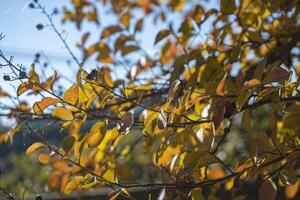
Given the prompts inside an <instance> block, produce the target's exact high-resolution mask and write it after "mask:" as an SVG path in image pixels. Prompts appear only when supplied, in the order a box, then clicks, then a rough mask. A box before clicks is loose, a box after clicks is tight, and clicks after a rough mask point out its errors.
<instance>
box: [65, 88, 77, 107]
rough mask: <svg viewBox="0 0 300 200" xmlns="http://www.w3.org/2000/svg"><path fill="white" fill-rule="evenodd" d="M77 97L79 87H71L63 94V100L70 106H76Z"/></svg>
mask: <svg viewBox="0 0 300 200" xmlns="http://www.w3.org/2000/svg"><path fill="white" fill-rule="evenodd" d="M78 97H79V85H78V83H76V84H75V85H72V86H71V87H70V88H69V89H68V90H67V91H66V92H65V94H64V97H63V100H64V101H65V102H67V103H69V104H71V105H76V103H77V101H78Z"/></svg>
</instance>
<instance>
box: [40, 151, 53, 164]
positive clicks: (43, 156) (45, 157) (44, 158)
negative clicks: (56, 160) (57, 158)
mask: <svg viewBox="0 0 300 200" xmlns="http://www.w3.org/2000/svg"><path fill="white" fill-rule="evenodd" d="M50 159H51V156H50V155H49V154H46V153H42V154H41V155H40V156H39V161H40V162H41V163H42V164H43V165H47V164H48V163H49V161H50Z"/></svg>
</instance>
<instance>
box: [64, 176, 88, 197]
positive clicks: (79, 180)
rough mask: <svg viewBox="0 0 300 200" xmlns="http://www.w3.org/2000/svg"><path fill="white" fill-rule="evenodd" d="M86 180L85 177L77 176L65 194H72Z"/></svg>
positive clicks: (67, 187) (69, 184)
mask: <svg viewBox="0 0 300 200" xmlns="http://www.w3.org/2000/svg"><path fill="white" fill-rule="evenodd" d="M84 180H85V178H84V177H83V176H75V177H74V178H73V179H72V180H71V181H70V182H69V183H68V184H67V186H66V187H65V190H64V193H65V194H71V192H72V191H74V190H75V189H77V188H78V186H79V185H80V184H81V183H83V181H84Z"/></svg>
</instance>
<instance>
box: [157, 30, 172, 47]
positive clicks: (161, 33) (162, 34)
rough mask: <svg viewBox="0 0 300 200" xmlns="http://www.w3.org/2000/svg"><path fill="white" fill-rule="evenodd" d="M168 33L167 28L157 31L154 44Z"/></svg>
mask: <svg viewBox="0 0 300 200" xmlns="http://www.w3.org/2000/svg"><path fill="white" fill-rule="evenodd" d="M170 34H171V31H170V30H168V29H163V30H161V31H159V32H158V33H157V35H156V37H155V41H154V44H157V43H158V42H160V41H161V40H162V39H164V38H166V37H168V36H169V35H170Z"/></svg>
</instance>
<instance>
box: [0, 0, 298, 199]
mask: <svg viewBox="0 0 300 200" xmlns="http://www.w3.org/2000/svg"><path fill="white" fill-rule="evenodd" d="M72 4H73V5H74V7H73V8H71V9H67V8H65V9H64V16H63V21H64V22H67V21H68V22H73V23H75V24H76V25H77V28H78V29H80V28H82V26H83V22H84V21H85V19H88V20H89V21H92V22H95V23H96V24H99V20H98V18H97V13H99V12H101V10H100V11H99V10H98V9H101V7H100V8H98V7H97V5H96V4H100V5H105V6H106V7H109V8H110V11H111V13H113V16H115V17H116V18H117V19H118V22H119V23H118V24H115V25H108V26H101V32H100V39H99V41H94V42H88V41H89V40H90V35H92V33H91V32H85V33H84V34H83V36H82V39H81V41H80V43H78V44H77V47H78V48H79V49H80V50H81V51H82V55H83V57H82V59H81V60H82V61H81V62H80V63H78V64H79V66H78V67H79V69H78V72H77V80H75V81H74V83H73V84H72V86H71V87H69V88H68V89H66V90H65V91H64V92H63V94H62V95H58V94H57V93H56V92H55V89H54V87H53V86H55V84H58V78H57V77H58V76H57V74H59V73H56V72H55V74H54V75H53V76H51V77H49V78H47V79H46V81H45V82H41V81H40V77H39V74H38V73H37V72H36V69H35V66H34V65H33V66H32V69H31V70H30V72H29V73H28V76H27V75H26V76H25V78H26V81H24V82H23V83H21V84H20V86H19V88H18V92H17V95H18V96H20V95H22V96H23V95H24V94H23V93H25V92H27V91H31V95H41V96H42V98H41V99H40V100H39V101H36V102H35V103H34V104H33V106H32V108H31V109H30V108H29V107H28V106H27V107H28V108H26V110H21V109H20V108H19V109H18V108H17V109H14V110H12V111H11V113H10V115H9V116H10V117H13V118H18V115H17V113H23V114H24V113H27V114H28V115H27V118H22V120H20V118H19V120H17V121H18V123H17V125H16V127H19V126H21V125H24V126H26V127H27V128H28V131H29V132H30V133H31V134H33V135H35V136H37V137H38V138H39V139H40V142H38V143H34V144H32V145H31V146H30V147H29V148H28V149H27V152H26V153H27V154H32V153H33V152H35V151H39V153H40V155H39V161H40V162H41V163H42V164H45V165H49V166H51V168H52V173H51V175H50V176H49V186H50V187H51V188H52V189H53V190H58V191H60V192H62V193H66V194H70V193H71V192H72V191H74V190H76V189H77V190H78V189H89V188H92V187H97V186H101V185H102V186H103V185H104V186H108V187H111V188H113V189H114V191H113V192H112V193H111V194H110V195H109V196H110V198H112V199H114V198H116V197H117V196H118V195H120V194H123V195H125V196H127V197H129V198H130V194H129V192H128V190H127V189H128V188H135V187H145V188H148V187H159V188H162V189H163V190H162V192H161V198H166V199H175V198H183V197H188V196H189V197H192V198H194V199H201V198H208V197H209V198H216V197H217V196H218V194H219V191H223V192H224V193H228V194H229V196H231V197H238V198H243V197H245V196H249V195H253V194H249V193H247V191H246V190H245V187H244V186H245V184H247V183H248V182H253V181H255V180H258V179H259V180H260V182H259V187H258V188H257V191H256V192H257V196H258V197H259V198H260V199H275V198H276V193H277V187H283V188H285V194H286V197H287V198H294V197H295V196H296V195H297V192H298V188H299V183H300V181H299V178H298V176H299V160H300V159H299V158H300V135H299V133H300V132H299V131H300V130H299V128H300V126H299V119H300V114H299V113H300V104H299V101H300V95H299V92H300V91H299V90H298V88H299V75H300V68H299V67H300V65H299V45H300V27H299V18H300V5H299V2H298V1H297V0H289V1H287V0H284V1H276V0H240V1H235V0H221V1H220V4H219V5H218V6H217V8H213V7H212V6H207V3H206V2H205V1H203V2H201V1H200V2H194V1H188V0H180V1H157V0H138V1H130V0H120V1H109V0H99V1H88V0H73V1H72ZM145 19H153V23H156V24H157V25H160V26H164V27H166V28H162V29H161V30H158V33H157V35H156V36H155V38H154V37H153V42H154V46H155V48H156V49H158V53H157V54H155V55H152V54H150V53H149V52H148V51H147V50H146V49H144V48H143V45H141V43H140V42H139V40H138V38H139V36H141V35H142V34H143V28H146V26H147V25H149V24H147V23H146V20H145ZM179 19H180V20H179ZM148 23H149V22H148ZM207 24H209V25H211V27H210V28H211V29H210V30H209V31H208V33H207V35H206V36H205V39H203V36H202V33H203V32H202V29H204V28H207V26H208V25H207ZM97 34H98V35H99V33H97ZM71 55H73V54H72V53H71ZM94 55H97V58H96V60H97V61H98V62H99V65H100V67H97V68H94V69H92V70H90V72H89V71H88V70H87V71H86V70H85V62H86V61H88V60H90V59H94V58H95V57H94ZM1 57H2V58H3V59H4V60H5V61H6V62H7V63H8V65H9V66H10V67H11V68H12V69H13V70H17V71H19V70H18V68H17V67H15V66H14V65H13V63H11V62H10V60H8V59H5V58H4V56H1ZM139 57H142V59H137V58H139ZM121 67H125V68H126V73H127V74H126V76H125V74H124V75H121V77H113V76H112V74H113V72H117V71H118V70H119V69H120V68H121ZM59 75H60V74H59ZM61 76H62V75H61ZM124 77H125V78H124ZM144 77H146V78H144ZM4 94H5V93H4ZM52 108H53V109H52ZM16 110H17V111H16ZM35 118H47V119H58V120H60V122H61V129H62V130H66V133H67V135H66V136H65V138H64V139H63V141H62V143H61V146H59V147H56V146H54V145H52V144H50V143H49V142H48V141H45V140H44V139H43V134H42V131H41V130H40V129H37V130H33V129H32V128H31V127H30V125H29V124H28V122H29V121H30V120H33V119H35ZM90 120H96V122H95V123H94V124H93V126H92V127H91V128H90V130H89V131H87V132H83V131H82V126H83V125H84V124H86V123H87V122H88V121H90ZM16 130H17V128H13V129H12V130H10V131H9V132H8V133H7V134H4V135H1V136H0V141H1V142H5V141H8V140H9V139H8V138H10V137H11V136H12V135H13V134H12V133H14V134H15V133H16ZM134 130H137V131H136V132H137V136H136V137H137V138H138V139H137V140H136V141H130V140H128V137H130V136H131V134H133V132H135V131H134ZM233 132H235V133H236V132H237V133H238V134H239V135H240V139H241V143H242V144H241V145H240V146H241V147H235V146H231V148H229V149H230V150H228V148H226V147H228V145H229V146H230V144H233V143H234V141H231V140H230V139H229V137H230V135H231V134H234V133H233ZM139 143H142V144H143V146H142V148H143V151H139V153H140V154H141V153H142V154H143V156H144V158H143V159H145V160H149V161H151V163H152V165H153V166H155V168H156V170H158V171H159V172H160V174H161V175H160V179H159V180H160V182H159V183H157V182H153V181H152V182H149V183H136V182H135V180H132V179H131V177H128V174H129V171H130V170H129V171H128V170H127V169H128V161H129V160H130V159H132V158H134V157H135V156H137V155H135V154H134V152H135V151H133V149H134V148H135V146H136V145H137V144H139ZM224 154H225V155H232V156H234V157H233V158H230V159H227V158H224ZM222 155H223V156H222ZM138 156H140V155H138ZM144 167H147V166H144ZM148 167H149V166H148ZM155 180H156V179H155ZM208 186H209V187H208Z"/></svg>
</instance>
